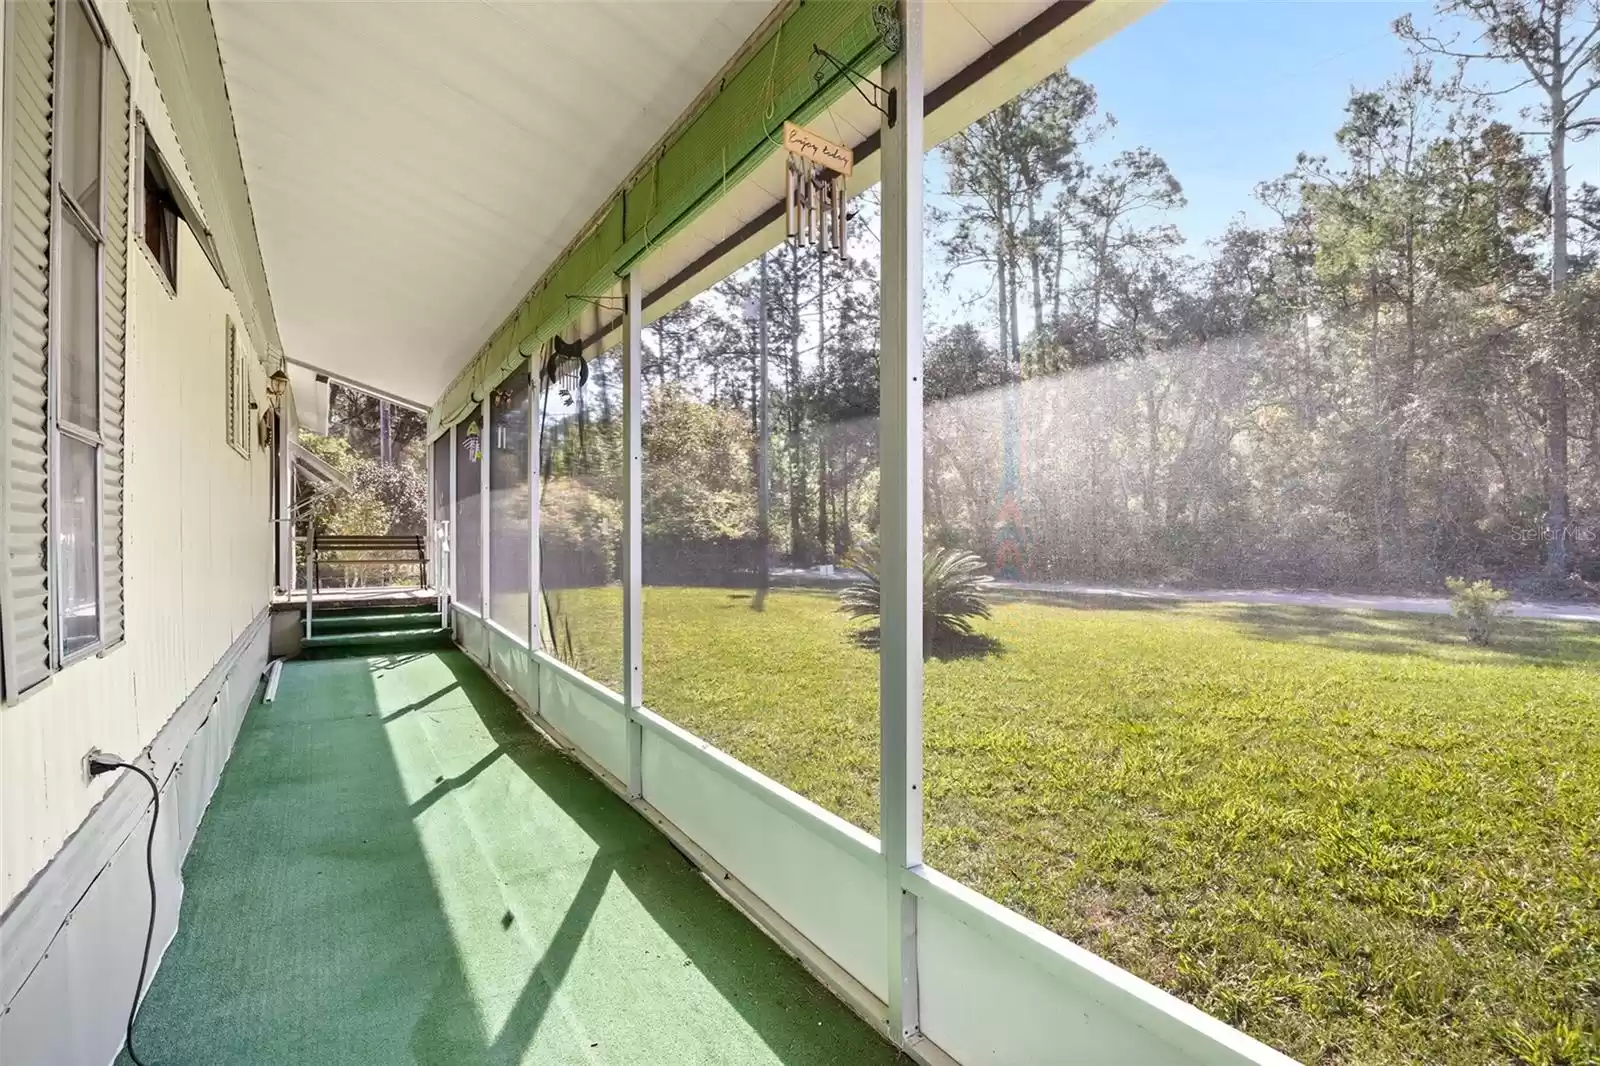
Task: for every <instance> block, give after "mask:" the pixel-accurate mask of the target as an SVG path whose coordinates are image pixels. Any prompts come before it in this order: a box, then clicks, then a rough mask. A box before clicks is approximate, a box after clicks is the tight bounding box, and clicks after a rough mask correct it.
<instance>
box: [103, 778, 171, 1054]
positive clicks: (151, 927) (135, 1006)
mask: <svg viewBox="0 0 1600 1066" xmlns="http://www.w3.org/2000/svg"><path fill="white" fill-rule="evenodd" d="M112 770H132V771H133V772H134V773H136V774H138V775H139V776H140V777H142V778H144V780H145V784H147V785H149V786H150V833H149V835H148V836H147V837H146V838H145V844H144V870H145V875H146V876H147V877H148V878H149V880H150V920H149V921H147V922H146V923H145V927H144V953H143V954H142V955H140V956H139V983H138V984H136V985H134V986H133V1002H132V1003H131V1004H129V1005H128V1058H130V1059H132V1060H133V1066H146V1063H145V1061H144V1060H143V1059H141V1058H140V1057H139V1053H138V1052H137V1051H135V1050H134V1049H133V1018H134V1015H136V1014H138V1013H139V996H140V995H142V994H143V992H144V979H145V976H146V973H147V971H148V969H149V966H150V945H151V944H152V943H153V942H154V941H155V935H156V823H157V822H159V821H160V820H161V786H160V785H158V784H156V779H155V778H154V777H153V776H151V774H150V773H149V772H148V771H147V770H145V769H143V768H142V767H138V766H135V765H133V764H132V763H130V762H124V761H123V760H121V759H119V758H117V757H116V756H115V755H101V754H99V753H92V754H90V756H89V776H90V777H99V776H100V775H101V774H104V773H109V772H111V771H112Z"/></svg>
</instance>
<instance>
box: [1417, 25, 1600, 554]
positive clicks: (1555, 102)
mask: <svg viewBox="0 0 1600 1066" xmlns="http://www.w3.org/2000/svg"><path fill="white" fill-rule="evenodd" d="M1437 11H1438V13H1439V14H1440V15H1442V16H1464V17H1466V18H1468V19H1470V20H1472V21H1473V22H1474V23H1476V24H1477V27H1478V31H1479V32H1478V35H1477V38H1476V40H1475V41H1473V42H1470V43H1468V44H1465V45H1463V44H1462V43H1461V42H1460V40H1459V38H1451V39H1445V38H1442V37H1440V36H1438V35H1436V34H1433V33H1430V32H1426V31H1423V30H1419V29H1418V28H1417V27H1416V25H1415V24H1414V23H1413V21H1412V19H1411V16H1410V15H1404V16H1402V17H1401V18H1399V19H1397V20H1396V21H1395V32H1396V33H1398V34H1399V35H1400V36H1401V37H1402V38H1404V39H1405V40H1407V41H1410V42H1411V43H1412V44H1413V45H1415V46H1416V47H1417V48H1418V49H1420V50H1422V51H1424V52H1428V53H1432V54H1435V55H1442V56H1450V57H1453V58H1455V59H1457V60H1458V61H1459V62H1460V63H1461V65H1462V67H1463V68H1465V67H1467V66H1468V65H1469V64H1472V63H1499V64H1506V65H1510V66H1513V67H1518V68H1521V70H1522V71H1523V72H1525V73H1526V74H1527V77H1526V78H1525V79H1524V80H1523V81H1522V82H1521V83H1520V84H1521V85H1522V86H1529V85H1532V86H1536V87H1537V88H1538V90H1539V91H1540V92H1541V93H1543V95H1544V103H1542V104H1541V105H1540V106H1539V107H1537V108H1534V109H1533V112H1534V115H1533V117H1536V118H1537V119H1538V121H1539V122H1540V124H1541V126H1542V128H1541V130H1540V133H1541V134H1542V135H1543V136H1544V137H1545V138H1546V150H1547V152H1548V161H1549V167H1550V193H1549V208H1548V211H1549V217H1550V290H1551V293H1552V295H1553V296H1554V297H1556V298H1557V300H1559V298H1560V297H1561V296H1562V294H1563V292H1564V290H1565V289H1566V286H1567V284H1568V281H1569V277H1570V266H1571V262H1570V258H1569V257H1570V251H1571V249H1570V247H1569V243H1570V235H1571V228H1572V205H1571V197H1570V195H1569V193H1570V186H1569V175H1568V172H1567V144H1568V142H1569V140H1577V139H1581V138H1583V137H1586V136H1588V135H1589V134H1590V133H1593V132H1594V131H1595V130H1597V129H1600V117H1595V116H1585V115H1584V113H1583V108H1584V105H1585V104H1586V103H1587V102H1588V100H1589V98H1590V96H1592V95H1593V94H1594V92H1595V90H1596V89H1600V2H1596V0H1442V2H1441V3H1440V4H1439V5H1438V8H1437ZM1469 91H1476V92H1477V93H1479V94H1480V95H1489V94H1491V93H1493V94H1498V92H1500V90H1487V89H1478V90H1469ZM1542 361H1543V363H1544V364H1545V365H1544V366H1543V368H1542V377H1543V397H1542V399H1543V408H1544V411H1543V416H1544V427H1543V429H1544V437H1545V490H1546V494H1547V499H1548V511H1547V514H1546V519H1545V521H1546V527H1545V533H1546V547H1545V553H1546V554H1545V570H1546V572H1547V574H1549V575H1550V576H1551V577H1554V578H1564V577H1565V576H1566V574H1567V571H1568V564H1569V561H1570V545H1569V533H1570V530H1569V525H1570V518H1571V514H1570V505H1571V500H1570V497H1569V481H1570V469H1569V463H1568V459H1569V455H1568V451H1569V449H1568V436H1569V430H1570V422H1569V417H1568V416H1569V410H1568V397H1567V391H1568V389H1567V377H1568V368H1566V367H1564V366H1563V365H1561V359H1560V358H1559V356H1558V354H1557V353H1554V352H1546V353H1544V355H1543V359H1542Z"/></svg>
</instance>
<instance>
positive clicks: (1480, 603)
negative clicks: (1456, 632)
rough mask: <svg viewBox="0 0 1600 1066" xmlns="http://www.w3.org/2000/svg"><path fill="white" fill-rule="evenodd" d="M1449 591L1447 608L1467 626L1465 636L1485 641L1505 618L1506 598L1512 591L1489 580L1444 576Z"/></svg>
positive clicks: (1477, 642) (1478, 641) (1488, 639)
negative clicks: (1498, 587) (1497, 586)
mask: <svg viewBox="0 0 1600 1066" xmlns="http://www.w3.org/2000/svg"><path fill="white" fill-rule="evenodd" d="M1445 586H1446V587H1447V588H1449V590H1450V610H1451V612H1452V613H1454V614H1455V616H1456V617H1457V618H1459V619H1461V621H1462V622H1463V623H1464V624H1465V625H1466V627H1467V639H1468V640H1470V641H1472V643H1474V644H1488V643H1489V642H1490V641H1491V640H1493V639H1494V630H1495V626H1496V624H1498V622H1499V621H1500V619H1501V618H1503V617H1505V614H1506V611H1507V610H1508V608H1507V607H1506V605H1505V601H1506V600H1507V599H1508V598H1509V597H1510V595H1511V593H1509V592H1507V591H1505V590H1504V589H1497V588H1495V587H1494V582H1492V581H1487V580H1484V581H1468V580H1467V579H1466V578H1464V577H1451V578H1446V579H1445Z"/></svg>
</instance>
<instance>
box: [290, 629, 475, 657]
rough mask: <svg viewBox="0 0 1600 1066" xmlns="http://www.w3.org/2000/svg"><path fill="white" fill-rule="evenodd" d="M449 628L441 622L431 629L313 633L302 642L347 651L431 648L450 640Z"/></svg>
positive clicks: (304, 645) (311, 647)
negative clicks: (358, 649) (369, 648)
mask: <svg viewBox="0 0 1600 1066" xmlns="http://www.w3.org/2000/svg"><path fill="white" fill-rule="evenodd" d="M449 636H450V631H449V630H448V629H444V628H441V627H438V626H435V627H433V628H431V629H384V630H366V631H362V632H357V633H329V634H326V635H324V636H312V637H307V638H306V639H304V640H302V641H301V642H300V647H301V648H302V649H304V650H306V651H318V650H326V649H338V650H340V651H347V650H349V649H352V648H368V647H382V648H395V647H405V648H424V647H427V648H431V647H442V646H444V645H446V644H448V643H449Z"/></svg>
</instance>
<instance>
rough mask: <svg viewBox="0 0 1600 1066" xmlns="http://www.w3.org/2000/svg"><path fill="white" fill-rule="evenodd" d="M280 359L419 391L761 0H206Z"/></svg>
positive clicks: (749, 29)
mask: <svg viewBox="0 0 1600 1066" xmlns="http://www.w3.org/2000/svg"><path fill="white" fill-rule="evenodd" d="M212 9H213V17H214V20H215V24H216V33H217V41H218V44H219V47H220V51H221V55H222V62H223V70H224V73H225V77H226V81H227V86H228V93H229V97H230V100H231V104H232V108H233V116H234V124H235V129H236V131H237V136H238V141H239V151H240V156H241V157H242V160H243V163H244V170H245V175H246V180H247V182H248V185H249V190H250V200H251V205H252V208H253V211H254V214H255V220H256V226H257V230H258V232H259V235H260V243H261V249H262V256H263V259H264V260H265V263H266V270H267V280H268V284H269V285H270V287H271V291H272V299H273V305H274V307H275V310H276V316H277V322H278V327H279V330H280V333H281V335H282V338H283V345H284V350H285V354H286V355H287V356H288V357H289V358H290V359H291V360H294V361H296V362H300V363H303V364H311V365H314V366H318V367H323V368H326V369H327V370H329V371H332V372H335V373H338V374H339V375H341V376H345V377H348V378H350V379H351V380H353V381H357V382H360V383H363V384H366V385H370V386H372V387H375V388H378V389H383V390H386V391H388V392H391V393H394V394H396V395H398V396H401V397H405V398H408V399H411V400H414V401H416V402H419V403H422V404H428V403H431V402H432V401H433V400H434V399H435V398H436V397H437V396H438V394H439V392H440V390H441V389H442V388H443V386H444V385H445V384H446V383H447V382H448V381H449V380H450V378H451V376H452V374H453V373H454V372H455V370H456V369H457V368H458V367H459V366H460V365H461V364H462V362H463V361H464V360H465V359H466V358H467V357H468V356H470V355H471V354H472V352H473V351H474V350H476V348H477V347H478V345H479V344H481V343H482V341H483V339H484V337H485V336H487V335H488V333H489V332H490V331H491V330H492V329H493V328H494V327H495V326H496V325H497V324H498V323H499V322H500V320H501V319H502V318H503V316H504V315H505V314H506V312H507V310H508V309H509V308H510V307H511V306H512V305H513V304H514V303H515V302H516V301H517V300H518V299H519V298H520V297H521V296H522V295H523V294H524V293H525V292H526V291H527V290H528V289H529V288H530V287H531V286H532V285H533V283H534V282H535V281H536V280H537V279H538V277H539V275H540V274H541V273H542V272H543V271H544V270H545V268H546V267H548V266H549V265H550V263H551V262H552V261H553V260H554V259H555V257H556V256H557V255H559V254H560V252H561V250H562V249H563V248H564V247H565V246H566V245H567V243H568V241H570V240H571V238H572V237H573V236H574V235H575V234H576V233H577V232H578V230H579V229H580V228H581V227H582V226H583V225H584V223H585V222H587V221H588V219H589V218H590V216H591V215H592V214H593V213H594V211H595V210H596V209H597V208H598V207H599V206H600V205H601V204H602V203H603V202H604V201H605V199H606V197H607V196H609V195H610V194H611V192H612V191H613V190H614V189H615V188H616V187H617V186H618V185H619V184H620V183H621V182H622V181H623V179H625V178H626V177H627V176H628V174H629V172H631V171H632V170H633V168H634V167H635V166H636V165H637V164H638V163H639V162H640V159H641V158H642V157H643V156H644V154H645V153H646V152H648V151H649V149H650V148H651V146H652V145H654V144H655V143H656V142H657V140H658V139H659V138H660V137H661V136H662V135H663V134H665V133H666V132H667V130H668V129H669V128H670V127H671V125H672V124H673V122H674V121H675V120H677V119H678V118H679V116H680V115H681V114H682V113H683V112H684V111H685V109H687V108H688V107H689V106H690V105H691V104H692V103H693V102H694V100H695V98H696V96H698V95H699V93H700V92H701V90H702V89H703V88H705V86H706V84H707V83H708V82H709V81H710V79H711V78H713V77H714V76H715V75H716V74H717V72H718V71H719V70H721V68H722V67H723V66H724V65H725V64H726V63H727V61H728V60H729V59H730V58H731V57H732V56H733V55H734V54H735V53H736V52H737V51H738V50H739V48H740V46H741V45H743V44H744V43H745V41H746V40H747V38H749V36H750V35H751V34H752V33H753V32H754V31H755V30H756V29H757V28H758V27H759V26H760V25H761V23H762V22H763V20H764V19H765V18H766V17H767V16H768V14H769V13H770V11H771V10H772V7H771V4H770V3H768V2H767V0H679V2H673V3H649V2H618V0H605V2H600V0H590V2H585V3H519V2H515V0H509V2H508V0H449V2H434V3H410V4H370V3H349V2H347V3H293V2H265V3H264V2H260V0H214V2H213V4H212Z"/></svg>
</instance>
